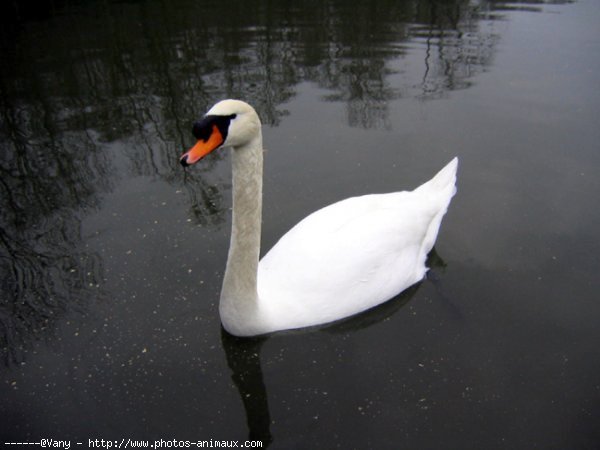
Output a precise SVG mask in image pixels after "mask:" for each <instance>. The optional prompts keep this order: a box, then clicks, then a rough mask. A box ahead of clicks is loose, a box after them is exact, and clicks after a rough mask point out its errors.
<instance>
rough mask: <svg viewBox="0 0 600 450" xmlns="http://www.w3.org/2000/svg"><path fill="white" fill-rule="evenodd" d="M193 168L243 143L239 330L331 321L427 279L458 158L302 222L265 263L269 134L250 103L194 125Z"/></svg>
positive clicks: (237, 193) (236, 270)
mask: <svg viewBox="0 0 600 450" xmlns="http://www.w3.org/2000/svg"><path fill="white" fill-rule="evenodd" d="M194 134H195V135H196V137H197V138H198V142H197V144H196V145H195V146H194V147H193V148H192V149H191V150H189V151H188V152H186V153H185V154H184V155H183V156H182V157H181V163H182V164H183V165H184V166H187V165H190V164H193V163H195V162H196V161H198V160H199V159H201V158H202V157H203V156H204V155H206V154H208V153H209V152H210V151H212V150H214V149H215V148H218V147H221V146H231V147H232V148H233V157H232V166H233V169H232V174H233V219H232V232H231V242H230V248H229V255H228V259H227V266H226V269H225V275H224V279H223V288H222V291H221V299H220V303H219V312H220V316H221V322H222V324H223V327H224V328H225V329H226V330H227V331H228V332H229V333H231V334H234V335H237V336H254V335H260V334H265V333H270V332H274V331H279V330H287V329H295V328H302V327H309V326H314V325H321V324H325V323H329V322H333V321H336V320H339V319H343V318H346V317H349V316H352V315H354V314H357V313H360V312H362V311H365V310H367V309H369V308H372V307H374V306H376V305H379V304H381V303H383V302H385V301H387V300H389V299H391V298H393V297H394V296H395V295H397V294H398V293H400V292H402V291H403V290H404V289H406V288H408V287H409V286H411V285H413V284H414V283H416V282H418V281H419V280H421V279H422V278H423V277H424V275H425V273H426V271H427V268H426V266H425V260H426V258H427V254H428V253H429V252H430V251H431V249H432V248H433V245H434V243H435V240H436V237H437V234H438V230H439V227H440V224H441V221H442V218H443V216H444V214H445V213H446V210H447V208H448V205H449V203H450V200H451V198H452V196H453V195H454V194H455V192H456V187H455V183H456V169H457V165H458V160H457V158H454V159H453V160H452V161H450V162H449V163H448V164H447V165H446V166H445V167H444V168H443V169H442V170H441V171H440V172H439V173H438V174H437V175H435V176H434V177H433V178H432V179H431V180H429V181H428V182H426V183H424V184H423V185H421V186H419V187H418V188H417V189H415V190H413V191H410V192H404V191H403V192H393V193H388V194H372V195H364V196H360V197H352V198H349V199H346V200H342V201H339V202H337V203H334V204H332V205H329V206H326V207H324V208H322V209H320V210H318V211H316V212H314V213H312V214H310V215H309V216H307V217H306V218H305V219H303V220H302V221H300V222H299V223H298V224H297V225H295V226H294V227H293V228H292V229H291V230H290V231H288V232H287V233H286V234H285V235H284V236H283V237H282V238H281V239H280V240H279V242H277V244H275V246H274V247H273V248H272V249H271V250H270V251H269V252H268V253H267V254H266V255H265V256H264V257H263V258H262V260H260V261H259V252H260V232H261V230H260V222H261V210H262V153H263V150H262V135H261V125H260V120H259V119H258V115H257V114H256V112H255V111H254V109H253V108H252V107H251V106H249V105H248V104H246V103H244V102H241V101H238V100H224V101H221V102H219V103H217V104H216V105H215V106H213V108H211V109H210V110H209V111H208V113H207V114H206V116H205V117H204V118H203V119H202V120H201V121H200V122H197V123H196V124H195V125H194Z"/></svg>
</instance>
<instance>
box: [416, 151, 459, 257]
mask: <svg viewBox="0 0 600 450" xmlns="http://www.w3.org/2000/svg"><path fill="white" fill-rule="evenodd" d="M457 168H458V158H456V157H455V158H454V159H452V161H450V162H449V163H448V164H446V166H445V167H444V168H443V169H442V170H440V171H439V172H438V173H437V174H436V175H435V176H434V177H433V178H432V179H431V180H429V181H428V182H427V183H425V184H423V185H422V186H419V187H418V188H417V190H418V191H421V190H423V191H429V192H428V193H429V194H430V195H434V196H436V197H437V198H438V199H439V203H438V204H437V208H436V211H435V212H434V215H433V218H432V220H431V222H430V224H429V227H428V229H427V232H426V234H425V238H424V239H423V244H422V247H421V248H422V250H423V253H422V254H423V255H424V256H426V255H427V254H428V253H429V252H430V251H431V249H432V248H433V246H434V244H435V240H436V239H437V235H438V231H439V229H440V225H441V223H442V218H443V217H444V215H445V214H446V211H447V210H448V205H450V200H452V197H454V194H456V170H457Z"/></svg>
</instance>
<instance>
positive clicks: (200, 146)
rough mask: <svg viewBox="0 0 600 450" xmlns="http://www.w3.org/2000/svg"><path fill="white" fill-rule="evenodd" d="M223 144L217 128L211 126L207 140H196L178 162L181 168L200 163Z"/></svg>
mask: <svg viewBox="0 0 600 450" xmlns="http://www.w3.org/2000/svg"><path fill="white" fill-rule="evenodd" d="M223 142H225V141H224V139H223V135H222V134H221V132H220V131H219V128H218V127H217V126H216V125H213V127H212V132H211V133H210V136H209V137H208V139H207V140H203V139H198V142H196V145H194V146H193V147H192V148H191V149H189V150H188V151H187V152H185V153H184V154H183V155H181V158H180V159H179V162H180V163H181V165H182V166H183V167H186V166H190V165H192V164H194V163H196V162H198V161H200V160H201V159H202V158H204V157H205V156H206V155H208V154H209V153H210V152H212V151H213V150H214V149H216V148H218V147H219V146H221V145H223Z"/></svg>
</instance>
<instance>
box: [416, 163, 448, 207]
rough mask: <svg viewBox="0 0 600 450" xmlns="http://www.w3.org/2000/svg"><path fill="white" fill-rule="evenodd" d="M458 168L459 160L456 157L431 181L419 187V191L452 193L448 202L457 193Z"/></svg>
mask: <svg viewBox="0 0 600 450" xmlns="http://www.w3.org/2000/svg"><path fill="white" fill-rule="evenodd" d="M457 168H458V158H457V157H455V158H454V159H452V161H450V162H449V163H448V164H446V166H445V167H444V168H443V169H442V170H440V171H439V172H438V173H437V174H436V175H435V176H434V177H433V178H432V179H431V180H429V181H428V182H427V183H425V184H423V185H421V186H419V187H418V188H417V190H419V191H420V190H429V191H431V192H432V193H433V192H444V193H446V192H447V191H451V194H450V195H449V199H448V201H450V198H452V196H453V195H454V194H455V193H456V169H457Z"/></svg>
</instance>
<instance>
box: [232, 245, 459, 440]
mask: <svg viewBox="0 0 600 450" xmlns="http://www.w3.org/2000/svg"><path fill="white" fill-rule="evenodd" d="M427 266H428V267H430V268H431V269H430V271H429V273H428V275H427V280H428V282H432V284H433V286H434V289H435V290H436V291H437V292H438V296H437V297H438V298H439V299H440V301H442V302H444V303H448V304H447V305H445V306H446V307H449V308H455V307H454V306H453V305H452V304H451V303H450V302H449V299H448V298H447V297H446V296H445V295H444V293H443V289H442V287H441V278H440V277H439V274H437V273H436V272H437V271H438V270H437V269H442V270H443V268H444V267H445V266H446V264H445V263H444V261H443V260H442V259H441V258H440V256H439V255H438V254H437V253H436V251H435V248H434V249H433V250H432V251H431V252H430V253H429V255H428V259H427ZM421 285H422V283H417V284H415V285H413V286H411V287H410V288H408V289H407V290H405V291H404V292H402V293H400V294H399V295H397V296H396V297H395V298H394V299H392V300H390V301H388V302H386V303H383V304H381V305H379V306H377V307H375V308H372V309H370V310H368V311H365V312H363V313H361V314H358V315H356V316H353V317H350V318H347V319H343V320H340V321H338V322H335V323H333V324H328V325H324V326H318V327H313V328H308V329H301V330H289V331H283V332H278V335H298V334H303V333H311V332H315V331H320V332H324V333H352V332H356V331H358V330H361V329H365V328H367V327H370V326H372V325H375V324H378V323H380V322H383V321H385V320H387V319H389V318H390V317H391V316H392V315H394V314H395V313H396V311H398V310H399V309H401V308H402V307H403V306H404V305H406V304H407V303H408V302H409V301H410V300H411V299H412V298H413V296H414V295H415V294H416V293H417V291H418V290H419V288H420V286H421ZM268 338H269V335H266V336H260V337H252V338H244V337H236V336H233V335H231V334H229V333H228V332H227V331H225V329H223V328H221V343H222V345H223V350H224V351H225V356H226V358H227V365H228V366H229V368H230V369H231V379H232V381H233V383H234V384H235V386H236V388H237V390H238V392H239V394H240V398H241V400H242V403H243V405H244V410H245V413H246V422H247V425H248V439H249V440H259V441H262V443H263V447H262V448H267V447H268V446H269V445H270V444H271V443H272V442H273V436H272V434H271V428H270V426H271V414H270V411H269V401H268V394H267V387H266V385H265V383H264V380H263V372H262V366H261V360H260V357H261V350H262V346H263V344H264V343H265V342H266V341H267V340H268ZM283 342H285V341H283Z"/></svg>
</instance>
